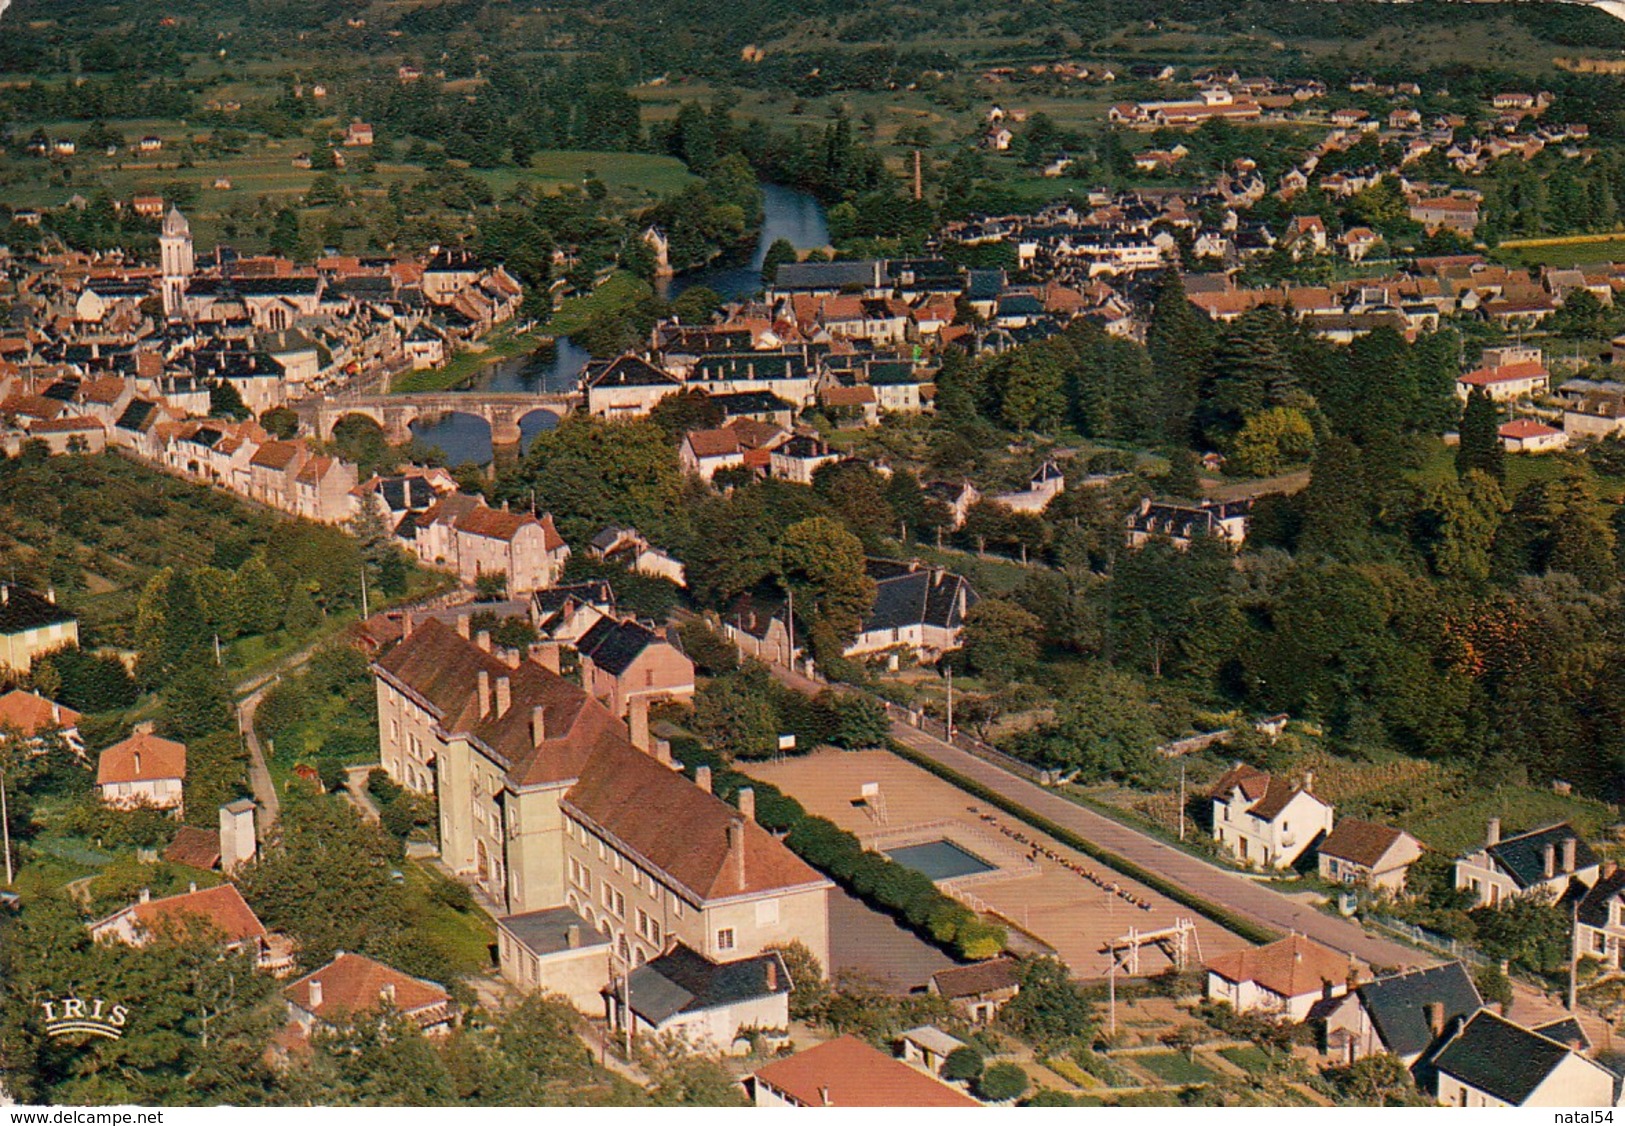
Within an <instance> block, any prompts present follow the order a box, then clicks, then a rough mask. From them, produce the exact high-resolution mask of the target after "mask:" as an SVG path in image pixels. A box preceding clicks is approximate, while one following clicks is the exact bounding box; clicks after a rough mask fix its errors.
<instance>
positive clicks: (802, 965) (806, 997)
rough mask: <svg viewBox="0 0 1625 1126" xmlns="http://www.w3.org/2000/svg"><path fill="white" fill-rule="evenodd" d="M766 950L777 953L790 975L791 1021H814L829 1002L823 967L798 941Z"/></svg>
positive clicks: (804, 945) (827, 984)
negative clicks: (826, 1002)
mask: <svg viewBox="0 0 1625 1126" xmlns="http://www.w3.org/2000/svg"><path fill="white" fill-rule="evenodd" d="M768 949H769V950H777V951H778V952H779V957H781V958H783V959H784V968H785V969H786V970H788V971H789V973H790V1019H791V1020H811V1019H814V1018H816V1017H817V1015H818V1014H819V1012H821V1011H822V1009H823V1006H824V1002H825V1001H827V1000H828V999H829V982H828V981H827V980H825V978H824V967H823V966H822V965H820V964H819V961H818V958H817V957H816V956H815V955H814V954H813V952H812V951H811V950H808V949H807V946H806V944H805V943H803V942H802V941H801V940H800V939H797V940H795V941H794V942H789V943H786V944H784V945H782V946H769V947H768Z"/></svg>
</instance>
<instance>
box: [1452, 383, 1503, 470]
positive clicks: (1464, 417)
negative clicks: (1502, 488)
mask: <svg viewBox="0 0 1625 1126" xmlns="http://www.w3.org/2000/svg"><path fill="white" fill-rule="evenodd" d="M1500 431H1501V410H1500V408H1499V407H1497V406H1496V405H1495V401H1494V400H1493V399H1491V398H1490V396H1489V392H1487V391H1485V390H1484V388H1482V387H1474V388H1473V390H1472V393H1471V394H1470V395H1468V396H1467V406H1466V407H1465V408H1464V409H1463V411H1462V414H1461V442H1460V444H1459V445H1458V446H1457V447H1456V475H1457V476H1458V477H1465V476H1467V474H1468V473H1470V472H1472V471H1473V470H1475V469H1476V470H1478V471H1479V472H1481V473H1487V474H1488V475H1489V476H1491V477H1493V478H1494V479H1495V480H1497V481H1505V480H1506V449H1505V448H1504V447H1503V446H1502V445H1501V433H1500Z"/></svg>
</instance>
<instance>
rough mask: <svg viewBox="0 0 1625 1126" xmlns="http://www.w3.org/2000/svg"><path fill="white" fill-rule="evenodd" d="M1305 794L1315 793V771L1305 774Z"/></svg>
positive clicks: (1307, 771)
mask: <svg viewBox="0 0 1625 1126" xmlns="http://www.w3.org/2000/svg"><path fill="white" fill-rule="evenodd" d="M1303 792H1304V793H1306V794H1312V793H1314V792H1315V772H1314V771H1313V770H1306V771H1304V772H1303Z"/></svg>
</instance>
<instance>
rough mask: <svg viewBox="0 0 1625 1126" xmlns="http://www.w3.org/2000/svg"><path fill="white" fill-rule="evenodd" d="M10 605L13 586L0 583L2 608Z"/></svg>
mask: <svg viewBox="0 0 1625 1126" xmlns="http://www.w3.org/2000/svg"><path fill="white" fill-rule="evenodd" d="M10 603H11V584H10V583H0V606H7V605H10Z"/></svg>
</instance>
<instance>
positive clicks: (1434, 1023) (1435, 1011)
mask: <svg viewBox="0 0 1625 1126" xmlns="http://www.w3.org/2000/svg"><path fill="white" fill-rule="evenodd" d="M1422 1015H1423V1016H1424V1017H1426V1018H1427V1022H1428V1031H1429V1032H1431V1033H1432V1034H1433V1038H1434V1039H1435V1040H1437V1039H1438V1038H1439V1037H1441V1036H1443V1035H1444V1005H1443V1003H1442V1002H1439V1001H1429V1002H1428V1003H1427V1004H1425V1005H1423V1006H1422Z"/></svg>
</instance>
